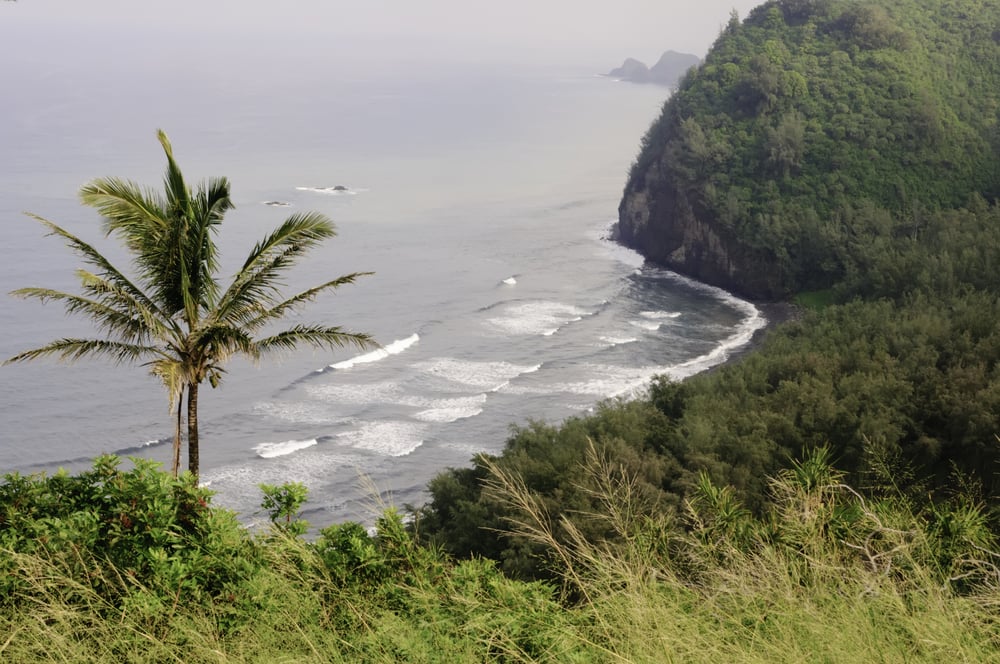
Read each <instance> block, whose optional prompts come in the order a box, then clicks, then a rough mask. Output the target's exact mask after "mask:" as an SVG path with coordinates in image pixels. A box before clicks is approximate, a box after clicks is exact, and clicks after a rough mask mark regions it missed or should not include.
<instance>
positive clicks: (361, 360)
mask: <svg viewBox="0 0 1000 664" xmlns="http://www.w3.org/2000/svg"><path fill="white" fill-rule="evenodd" d="M418 341H420V335H418V334H416V333H414V334H411V335H410V336H408V337H406V338H405V339H396V340H395V341H393V342H392V343H391V344H389V345H388V346H384V347H382V348H379V349H378V350H373V351H372V352H370V353H365V354H364V355H358V356H356V357H352V358H351V359H349V360H344V361H343V362H337V363H336V364H331V365H330V368H331V369H350V368H351V367H354V366H357V365H359V364H368V363H371V362H378V361H379V360H384V359H385V358H387V357H389V356H390V355H398V354H399V353H402V352H403V351H404V350H406V349H407V348H409V347H410V346H412V345H413V344H415V343H417V342H418Z"/></svg>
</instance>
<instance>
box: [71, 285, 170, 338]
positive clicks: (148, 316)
mask: <svg viewBox="0 0 1000 664" xmlns="http://www.w3.org/2000/svg"><path fill="white" fill-rule="evenodd" d="M76 274H77V276H78V277H79V278H80V283H81V285H82V287H83V291H84V293H85V294H87V295H90V296H91V297H92V298H93V299H95V300H96V301H98V302H100V303H101V304H104V305H106V306H108V307H110V308H112V309H114V310H115V311H118V312H120V313H122V314H125V315H127V316H129V317H130V318H139V319H141V322H142V324H143V326H144V328H145V330H146V333H147V334H148V335H149V336H150V337H151V338H154V339H167V338H170V337H174V338H176V337H179V336H181V334H182V333H181V330H180V328H179V327H178V325H177V323H176V321H174V320H173V319H172V318H167V319H163V318H162V317H161V313H160V312H159V311H158V310H155V309H150V308H149V306H147V303H146V302H145V301H140V300H137V299H136V298H135V297H134V296H133V295H132V294H131V293H129V292H128V291H127V290H124V289H122V288H121V287H119V286H118V285H117V284H115V283H113V282H112V281H109V280H108V279H105V278H103V277H100V276H98V275H96V274H94V273H92V272H88V271H87V270H84V269H79V270H77V271H76Z"/></svg>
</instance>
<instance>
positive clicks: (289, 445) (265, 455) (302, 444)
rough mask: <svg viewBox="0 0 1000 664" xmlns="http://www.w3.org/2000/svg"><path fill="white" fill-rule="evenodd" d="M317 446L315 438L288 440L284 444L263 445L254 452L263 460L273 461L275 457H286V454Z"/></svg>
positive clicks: (255, 448)
mask: <svg viewBox="0 0 1000 664" xmlns="http://www.w3.org/2000/svg"><path fill="white" fill-rule="evenodd" d="M316 444H317V440H316V439H315V438H310V439H309V440H286V441H284V442H282V443H261V444H260V445H257V446H256V447H254V448H253V451H254V452H256V453H257V456H259V457H260V458H262V459H273V458H274V457H280V456H285V455H286V454H292V453H293V452H298V451H299V450H304V449H305V448H307V447H312V446H313V445H316Z"/></svg>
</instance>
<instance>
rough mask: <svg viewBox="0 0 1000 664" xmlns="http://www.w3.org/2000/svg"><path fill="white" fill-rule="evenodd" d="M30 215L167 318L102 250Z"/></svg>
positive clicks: (135, 297) (162, 317) (42, 218)
mask: <svg viewBox="0 0 1000 664" xmlns="http://www.w3.org/2000/svg"><path fill="white" fill-rule="evenodd" d="M27 215H28V216H29V217H31V218H32V219H34V220H35V221H37V222H39V223H41V224H42V225H43V226H45V227H46V228H48V229H49V235H56V236H59V237H61V238H62V239H63V240H65V241H66V244H67V245H68V246H69V247H70V248H71V249H73V250H74V251H76V252H77V253H78V254H80V255H81V256H82V257H83V259H84V261H86V262H87V263H89V264H90V265H93V266H94V267H96V268H98V270H99V271H100V273H101V275H102V278H104V279H105V280H107V281H108V282H110V283H112V284H114V285H115V286H116V287H117V288H119V289H121V290H122V291H123V292H124V293H127V294H128V295H129V296H130V297H132V298H133V299H135V301H136V302H139V303H141V304H142V306H143V307H145V308H147V309H149V310H150V311H153V312H156V315H157V317H159V318H160V319H161V320H166V319H168V318H169V316H167V315H164V313H163V311H162V310H161V309H160V307H158V306H157V304H156V303H155V302H154V301H153V299H152V298H150V297H149V296H147V295H146V294H145V293H144V292H143V291H142V289H140V288H139V287H137V286H136V285H135V284H133V283H132V282H131V281H130V280H129V279H128V277H126V276H125V275H124V274H123V273H122V272H121V271H120V270H119V269H118V268H116V267H115V266H114V265H113V264H112V263H111V261H109V260H108V259H107V258H105V257H104V256H103V255H102V254H101V252H99V251H97V250H96V249H94V248H93V247H92V246H90V245H89V244H88V243H86V242H84V241H83V240H81V239H80V238H78V237H76V236H75V235H73V234H72V233H70V232H69V231H67V230H65V229H63V228H61V227H60V226H58V225H57V224H55V223H53V222H51V221H49V220H48V219H45V218H44V217H40V216H38V215H36V214H31V213H30V212H29V213H27Z"/></svg>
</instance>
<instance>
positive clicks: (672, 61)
mask: <svg viewBox="0 0 1000 664" xmlns="http://www.w3.org/2000/svg"><path fill="white" fill-rule="evenodd" d="M699 62H701V60H700V59H699V58H698V56H696V55H691V54H690V53H678V52H677V51H667V52H665V53H664V54H663V55H662V56H660V59H659V60H658V61H657V62H656V64H655V65H653V66H652V67H647V66H646V65H645V64H644V63H642V62H640V61H638V60H636V59H635V58H628V59H627V60H625V62H623V63H622V66H621V67H617V68H616V69H612V70H611V71H610V72H608V76H611V77H612V78H617V79H621V80H623V81H630V82H632V83H655V84H657V85H666V86H668V87H671V88H672V87H675V86H676V85H677V82H678V81H680V79H681V77H682V76H684V74H685V73H686V72H687V70H688V69H690V68H691V67H696V66H698V63H699Z"/></svg>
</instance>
